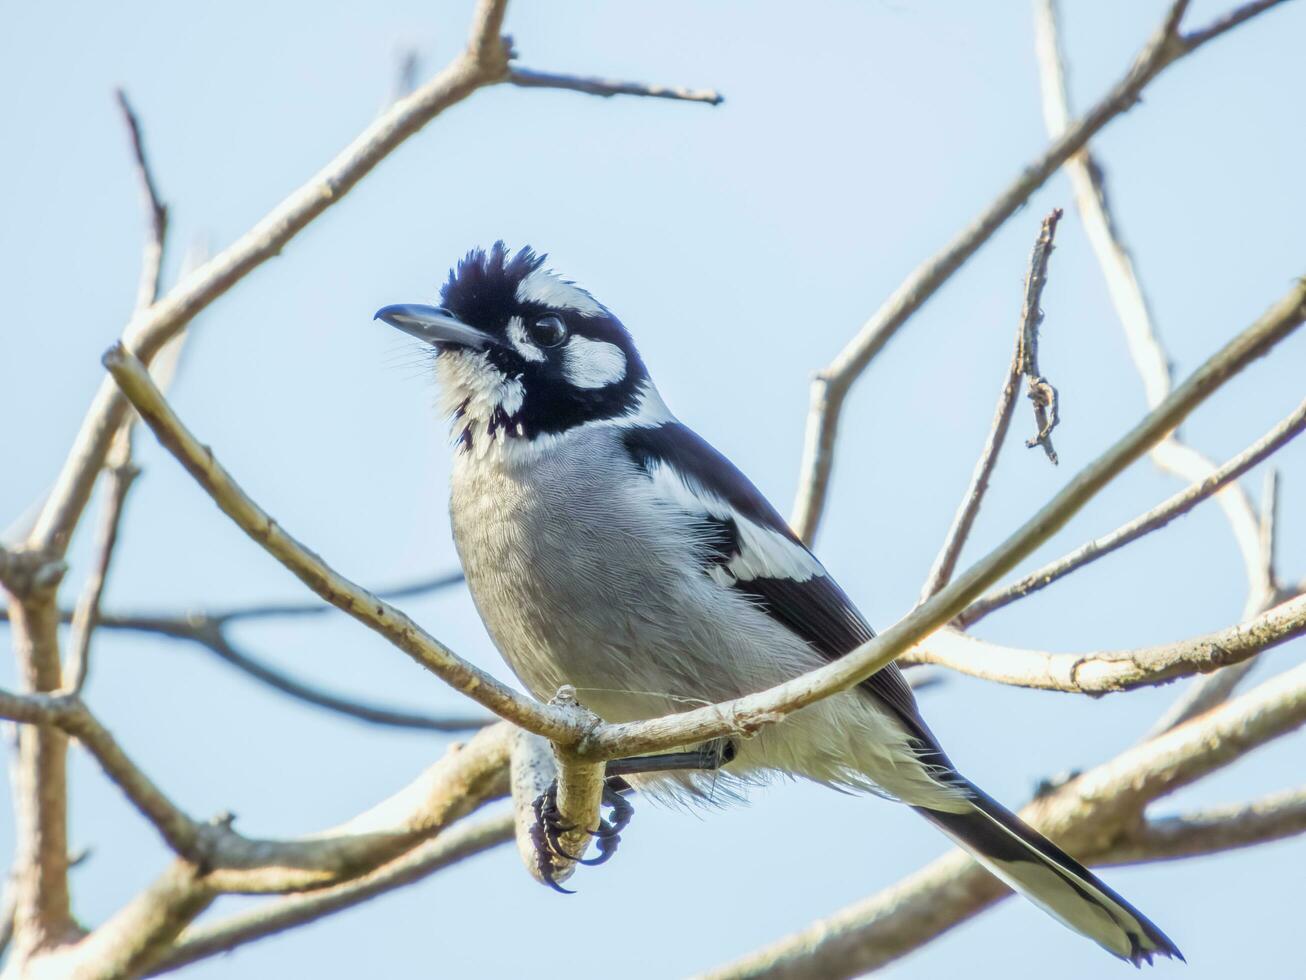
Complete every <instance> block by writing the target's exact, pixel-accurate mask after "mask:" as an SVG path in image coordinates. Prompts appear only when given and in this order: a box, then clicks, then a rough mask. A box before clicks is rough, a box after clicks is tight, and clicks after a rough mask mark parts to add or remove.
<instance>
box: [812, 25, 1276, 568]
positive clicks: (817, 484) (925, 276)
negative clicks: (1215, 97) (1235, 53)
mask: <svg viewBox="0 0 1306 980" xmlns="http://www.w3.org/2000/svg"><path fill="white" fill-rule="evenodd" d="M1259 6H1261V7H1262V9H1267V8H1268V7H1269V6H1271V5H1270V4H1263V5H1259ZM1186 7H1187V3H1186V2H1180V3H1173V4H1171V6H1170V8H1169V11H1168V12H1167V14H1166V17H1165V20H1164V21H1163V23H1162V24H1161V26H1160V27H1159V28H1158V29H1157V31H1156V32H1155V33H1154V34H1153V35H1152V37H1151V39H1150V40H1149V41H1148V42H1147V44H1146V45H1145V46H1144V48H1143V50H1142V51H1141V52H1140V53H1139V55H1138V57H1137V59H1136V60H1135V61H1134V63H1133V65H1132V66H1131V67H1130V69H1129V71H1128V72H1126V74H1125V76H1124V77H1123V78H1121V79H1120V81H1118V82H1117V83H1116V84H1115V85H1114V86H1113V87H1112V88H1111V90H1110V91H1109V92H1108V93H1107V94H1106V96H1104V97H1103V98H1102V100H1101V101H1099V102H1098V103H1097V104H1096V105H1095V106H1093V108H1092V109H1090V110H1089V111H1088V112H1087V113H1085V114H1084V115H1083V116H1081V117H1080V118H1079V119H1078V120H1076V122H1075V123H1074V124H1073V125H1071V126H1069V127H1068V128H1067V129H1066V130H1065V132H1064V133H1063V134H1061V135H1060V136H1059V137H1057V138H1055V139H1054V140H1053V142H1052V144H1051V145H1050V146H1049V147H1048V148H1047V149H1046V150H1045V151H1044V152H1043V154H1042V155H1041V156H1040V157H1038V158H1037V159H1036V160H1034V161H1033V162H1031V163H1030V164H1029V165H1027V166H1026V167H1024V168H1023V169H1022V170H1021V172H1020V175H1019V176H1018V177H1017V178H1016V179H1015V180H1014V181H1013V182H1012V183H1011V184H1010V185H1009V186H1008V187H1007V188H1006V189H1005V190H1004V191H1003V192H1002V193H1001V194H1000V195H999V196H998V197H997V198H996V199H995V200H994V201H993V202H992V203H991V204H990V205H989V206H988V207H987V208H986V209H985V210H984V211H983V212H981V213H980V215H979V216H978V217H977V218H975V220H974V221H972V222H971V223H970V224H969V225H968V226H967V227H966V228H964V229H963V230H962V231H961V233H960V234H959V235H958V236H957V237H956V238H954V239H953V240H952V242H951V243H949V245H948V246H947V247H946V248H944V249H943V251H941V252H939V253H938V254H937V255H935V256H933V257H932V258H930V259H928V260H927V261H926V262H925V263H923V264H922V265H920V266H919V267H917V269H916V270H915V271H913V272H912V273H911V275H909V276H908V277H907V279H906V280H905V281H904V282H903V283H902V285H900V286H899V287H898V288H897V289H896V290H895V291H894V292H893V294H892V295H890V296H889V298H888V299H887V300H885V302H884V304H883V305H882V306H881V307H880V308H879V309H878V310H877V311H876V312H875V313H874V314H873V315H872V316H871V318H870V319H869V320H867V321H866V323H865V324H864V325H863V326H862V328H861V330H859V331H858V333H857V336H856V337H854V338H853V340H852V341H851V342H850V343H849V344H848V345H847V346H846V347H845V348H844V349H843V350H842V351H841V352H840V353H839V355H838V356H837V357H836V358H835V359H834V360H833V361H831V362H830V364H829V366H827V367H826V368H825V369H824V370H823V371H821V372H820V374H818V375H817V376H816V378H815V379H814V380H813V382H812V391H811V404H810V408H809V411H808V416H807V432H806V436H805V438H804V443H803V457H802V463H801V469H800V477H799V481H798V487H799V489H798V494H797V497H796V499H795V501H794V508H793V515H792V516H791V518H790V524H791V525H793V528H794V530H795V532H796V533H797V534H798V535H799V536H800V537H801V538H802V539H803V540H804V541H806V542H808V543H809V544H810V543H811V542H812V540H813V539H814V538H815V536H816V531H817V527H818V525H819V524H820V520H821V515H822V513H823V511H824V509H825V499H826V493H827V491H828V488H829V483H830V472H831V469H832V467H833V463H834V444H835V438H836V436H837V433H838V426H839V417H840V413H841V412H842V410H843V404H844V400H845V399H846V398H847V395H848V392H849V390H850V389H851V387H852V385H853V383H854V382H855V381H856V380H857V379H858V378H859V377H860V376H861V374H862V372H864V371H865V370H866V366H867V365H868V364H869V363H870V362H871V360H872V358H874V357H875V355H876V354H878V353H879V352H880V351H881V350H882V349H883V348H884V346H885V344H887V343H888V342H889V340H890V339H891V338H892V337H893V335H894V334H895V333H897V331H898V330H899V328H901V327H902V325H903V324H904V323H906V322H907V320H908V319H909V318H910V317H911V316H912V314H914V313H915V312H916V311H917V310H919V309H920V308H921V307H922V306H924V305H925V303H926V302H927V301H928V300H929V299H930V297H931V296H933V295H934V294H935V292H937V291H938V289H939V288H940V287H941V286H942V285H943V284H944V283H945V282H947V281H948V279H949V278H951V277H952V275H953V273H955V272H956V271H957V270H958V269H960V268H961V266H962V265H964V264H965V263H966V261H967V260H968V259H969V258H970V257H971V256H972V255H974V254H975V252H976V251H977V250H978V249H979V247H980V246H981V245H983V244H984V243H985V242H986V241H988V239H989V238H990V237H991V236H992V235H993V233H994V232H995V231H997V230H998V228H1000V227H1001V226H1002V225H1003V223H1004V222H1006V220H1007V219H1008V218H1010V217H1011V216H1012V215H1013V214H1015V213H1016V211H1017V210H1019V209H1020V207H1021V206H1022V205H1024V203H1025V202H1026V201H1027V200H1029V197H1030V195H1032V194H1033V193H1034V192H1035V191H1036V190H1038V189H1039V188H1040V187H1041V186H1043V183H1044V182H1045V181H1046V180H1047V179H1048V178H1049V177H1051V176H1052V174H1054V173H1055V172H1056V171H1057V169H1058V168H1059V167H1060V166H1061V165H1062V164H1063V163H1065V162H1066V161H1067V160H1068V159H1069V158H1070V157H1071V156H1072V155H1073V154H1074V153H1076V152H1077V151H1078V150H1080V149H1081V148H1082V147H1083V146H1084V145H1085V144H1086V143H1087V142H1088V140H1089V138H1090V137H1092V136H1093V135H1095V134H1096V133H1097V132H1098V131H1100V130H1101V129H1102V128H1103V127H1104V126H1106V125H1107V123H1109V122H1110V121H1111V120H1112V119H1114V118H1115V117H1116V116H1118V115H1120V114H1121V113H1123V112H1126V111H1128V110H1129V109H1130V108H1132V107H1133V106H1134V105H1135V104H1136V103H1137V102H1138V101H1139V98H1140V96H1141V94H1142V92H1143V90H1144V89H1145V88H1146V87H1147V85H1148V83H1150V82H1151V81H1152V79H1154V78H1156V76H1157V75H1159V74H1161V72H1162V71H1164V70H1165V69H1166V68H1167V67H1169V66H1170V65H1172V64H1174V63H1175V62H1176V61H1179V60H1180V59H1182V58H1183V57H1185V56H1186V55H1189V54H1191V53H1192V52H1193V51H1195V50H1197V49H1198V48H1199V47H1201V46H1202V45H1203V44H1205V43H1206V42H1207V41H1211V40H1213V39H1215V38H1216V37H1219V36H1220V35H1221V34H1223V33H1225V32H1226V31H1228V30H1230V29H1231V28H1233V27H1234V26H1237V25H1236V24H1234V23H1228V24H1225V23H1223V22H1216V23H1215V24H1212V25H1211V26H1210V27H1208V28H1206V29H1204V30H1201V31H1197V32H1194V33H1192V34H1188V35H1183V34H1180V33H1179V31H1178V24H1179V20H1180V18H1181V17H1182V16H1183V13H1184V10H1185V9H1186ZM1260 12H1261V10H1259V9H1258V10H1255V11H1250V12H1249V13H1248V14H1247V16H1245V17H1243V18H1242V20H1240V21H1239V22H1238V23H1241V22H1242V21H1245V20H1247V19H1249V18H1250V17H1251V16H1254V15H1255V14H1257V13H1260Z"/></svg>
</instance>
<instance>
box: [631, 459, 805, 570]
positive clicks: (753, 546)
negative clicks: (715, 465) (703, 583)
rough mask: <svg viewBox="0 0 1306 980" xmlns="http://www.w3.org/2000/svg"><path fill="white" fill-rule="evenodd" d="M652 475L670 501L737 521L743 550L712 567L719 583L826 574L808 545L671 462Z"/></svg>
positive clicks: (658, 492) (661, 495)
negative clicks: (730, 501) (695, 480)
mask: <svg viewBox="0 0 1306 980" xmlns="http://www.w3.org/2000/svg"><path fill="white" fill-rule="evenodd" d="M650 478H651V479H652V481H653V487H654V492H655V493H656V495H657V496H658V497H659V498H660V499H662V500H664V501H666V502H667V503H671V504H674V505H675V506H677V507H679V508H680V509H681V510H683V511H686V512H687V513H690V514H696V515H704V516H707V517H713V518H716V519H717V520H722V521H724V520H729V521H733V522H734V525H735V531H736V533H737V534H738V536H739V554H738V555H736V556H735V557H734V558H732V559H731V560H730V561H729V562H727V563H726V564H724V565H715V566H713V567H712V568H710V569H709V570H708V574H709V575H710V576H711V577H712V579H713V580H714V581H715V582H717V583H718V584H719V585H724V586H727V587H729V586H732V585H734V584H735V582H738V581H745V582H746V581H749V580H750V579H755V578H783V579H791V580H792V581H795V582H806V581H808V580H809V579H812V578H815V577H816V576H818V575H824V574H825V569H824V568H822V567H821V563H820V562H819V561H817V560H816V559H815V558H814V557H813V556H812V554H811V553H810V552H809V551H808V550H807V549H806V548H804V547H802V546H801V545H798V544H795V543H794V542H793V541H791V540H789V539H788V538H786V537H785V536H784V535H783V534H780V533H779V532H778V531H774V530H772V529H771V528H769V527H764V526H763V525H761V524H758V523H757V522H756V521H753V520H750V519H749V518H747V517H745V516H744V515H743V514H741V513H740V512H739V511H737V510H735V508H733V507H731V506H730V505H729V504H728V503H726V502H725V501H724V500H722V499H721V498H720V497H717V496H716V495H715V494H712V493H708V492H706V491H705V490H702V489H701V488H698V487H694V486H691V485H690V484H689V483H687V482H686V481H685V479H684V478H683V477H682V476H681V475H680V473H678V472H677V471H676V470H675V468H674V467H672V466H670V465H668V464H667V463H658V464H657V465H656V466H655V467H654V468H653V470H652V472H651V473H650Z"/></svg>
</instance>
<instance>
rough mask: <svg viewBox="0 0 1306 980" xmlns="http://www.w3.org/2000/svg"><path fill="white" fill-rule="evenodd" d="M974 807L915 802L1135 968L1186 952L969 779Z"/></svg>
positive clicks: (1046, 906)
mask: <svg viewBox="0 0 1306 980" xmlns="http://www.w3.org/2000/svg"><path fill="white" fill-rule="evenodd" d="M968 789H969V795H970V803H971V808H970V809H969V810H966V811H963V812H961V813H948V812H945V811H942V810H931V809H927V808H925V807H920V806H918V807H914V809H915V810H917V811H918V812H919V813H920V814H922V815H923V816H925V817H926V818H927V819H929V820H930V821H931V822H933V823H934V824H935V825H936V826H937V827H939V829H941V830H942V831H943V832H944V833H945V834H947V835H948V836H949V837H951V838H952V839H953V841H955V842H956V843H957V844H959V845H961V847H963V848H965V849H966V850H967V851H969V852H970V853H971V854H972V855H973V856H974V857H975V859H976V860H977V861H979V862H980V864H982V865H984V867H986V868H987V869H988V870H989V871H991V872H993V874H994V875H996V876H997V877H998V878H1000V879H1001V880H1002V881H1003V882H1004V883H1005V884H1007V885H1009V886H1010V887H1011V888H1013V889H1014V890H1016V891H1018V892H1020V894H1022V895H1024V896H1025V897H1026V898H1028V899H1029V900H1030V901H1031V902H1033V903H1034V904H1035V905H1037V906H1039V908H1041V909H1043V911H1045V912H1047V913H1048V914H1049V915H1051V916H1052V917H1053V918H1055V919H1058V920H1060V921H1061V922H1062V923H1063V924H1064V925H1066V926H1068V927H1069V928H1071V929H1073V930H1075V932H1078V933H1080V934H1081V935H1084V936H1087V937H1088V938H1089V939H1092V940H1093V941H1094V942H1096V943H1097V944H1098V945H1099V946H1101V947H1102V948H1103V949H1105V950H1107V952H1109V953H1113V954H1115V955H1116V956H1119V957H1120V958H1121V959H1125V960H1129V962H1131V963H1133V964H1134V965H1135V966H1139V965H1141V964H1142V963H1143V962H1144V961H1146V962H1148V963H1151V962H1152V957H1153V956H1156V955H1160V956H1173V957H1177V958H1178V959H1181V960H1182V959H1183V958H1184V955H1183V953H1181V952H1179V948H1178V947H1177V946H1175V944H1174V943H1172V942H1171V941H1170V940H1169V938H1167V937H1166V935H1165V933H1163V932H1162V931H1161V930H1160V929H1158V928H1157V927H1156V926H1154V925H1153V924H1152V923H1151V922H1150V921H1148V919H1147V917H1146V916H1144V915H1143V914H1142V913H1141V912H1139V911H1138V909H1136V908H1134V907H1133V906H1132V905H1130V904H1129V903H1128V902H1126V901H1125V900H1124V899H1123V898H1121V897H1120V896H1119V895H1117V894H1116V893H1115V892H1114V891H1112V890H1111V889H1110V888H1108V887H1107V886H1106V884H1104V883H1103V882H1102V881H1101V879H1099V878H1098V877H1097V876H1096V875H1095V874H1093V872H1091V871H1089V870H1088V869H1087V868H1085V867H1084V866H1083V865H1082V864H1080V863H1079V862H1078V861H1076V860H1075V859H1074V858H1072V857H1071V856H1070V855H1069V854H1067V853H1066V852H1065V851H1063V850H1061V848H1059V847H1057V845H1055V844H1053V843H1052V842H1051V841H1050V840H1048V839H1047V838H1046V837H1044V836H1043V835H1042V834H1040V833H1039V832H1038V831H1036V830H1034V829H1033V828H1032V827H1030V826H1029V825H1028V824H1026V823H1025V822H1024V821H1023V820H1021V819H1020V818H1019V817H1017V816H1016V815H1015V814H1014V813H1012V812H1011V811H1010V810H1008V809H1007V808H1006V807H1004V806H1003V805H1002V804H1000V803H998V802H997V801H996V800H994V799H993V798H992V797H990V796H989V795H988V794H986V793H985V792H983V791H982V790H980V789H979V788H977V787H975V786H974V785H973V784H968Z"/></svg>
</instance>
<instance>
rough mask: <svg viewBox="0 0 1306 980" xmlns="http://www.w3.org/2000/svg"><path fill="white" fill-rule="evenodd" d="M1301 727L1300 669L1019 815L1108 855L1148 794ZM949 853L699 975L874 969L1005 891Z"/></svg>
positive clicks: (1304, 691) (1305, 685) (1082, 850)
mask: <svg viewBox="0 0 1306 980" xmlns="http://www.w3.org/2000/svg"><path fill="white" fill-rule="evenodd" d="M1303 724H1306V666H1300V667H1296V668H1294V669H1293V670H1291V671H1288V672H1287V673H1285V674H1282V675H1280V676H1279V677H1276V678H1274V679H1273V680H1271V681H1268V682H1266V683H1264V684H1262V685H1261V686H1260V687H1258V688H1256V689H1254V690H1252V691H1250V692H1249V693H1247V694H1244V695H1243V696H1242V697H1240V698H1238V699H1236V700H1234V701H1230V702H1228V703H1227V704H1225V705H1223V706H1221V707H1219V708H1217V709H1216V710H1215V711H1213V712H1212V713H1210V714H1208V715H1205V716H1203V717H1202V718H1200V719H1197V720H1194V721H1192V722H1189V723H1188V724H1186V725H1183V726H1181V727H1180V728H1177V729H1174V730H1173V731H1171V732H1169V733H1167V734H1165V735H1163V736H1161V737H1159V738H1157V739H1154V740H1153V741H1151V742H1146V743H1143V744H1142V745H1138V746H1135V747H1134V748H1131V749H1129V750H1127V751H1125V752H1124V753H1122V754H1121V755H1119V756H1117V757H1116V758H1115V759H1113V760H1111V761H1110V762H1107V763H1104V764H1103V765H1101V766H1098V767H1097V768H1095V769H1092V770H1090V771H1088V772H1086V773H1084V774H1083V775H1081V776H1079V777H1077V778H1076V779H1073V780H1071V781H1070V782H1068V783H1066V784H1065V785H1063V786H1061V787H1059V788H1058V789H1056V790H1054V791H1053V792H1052V793H1051V794H1049V795H1048V796H1046V797H1043V798H1041V799H1039V800H1037V801H1035V802H1034V803H1032V804H1031V805H1030V806H1028V807H1026V808H1025V809H1024V810H1023V811H1022V812H1021V816H1022V817H1023V818H1024V819H1025V820H1027V821H1028V822H1029V823H1030V824H1032V825H1033V826H1034V827H1036V828H1037V829H1038V830H1040V831H1041V832H1042V833H1044V834H1046V835H1048V836H1049V837H1051V838H1052V839H1053V840H1055V841H1056V842H1057V843H1058V844H1060V845H1061V846H1062V847H1063V848H1065V849H1066V850H1068V851H1069V852H1070V853H1072V854H1074V855H1075V856H1076V857H1078V858H1079V859H1081V860H1083V861H1086V862H1088V863H1093V862H1095V861H1097V860H1098V859H1100V858H1102V857H1104V856H1106V855H1110V854H1112V852H1113V849H1114V848H1115V847H1116V846H1117V845H1118V844H1119V842H1120V841H1121V840H1122V839H1127V835H1128V834H1129V833H1131V831H1132V828H1134V827H1136V826H1138V823H1139V815H1140V814H1141V813H1142V810H1143V808H1144V807H1145V806H1146V805H1147V804H1148V803H1150V802H1152V801H1153V800H1156V799H1158V798H1160V797H1162V796H1164V795H1166V794H1168V793H1171V792H1174V791H1175V790H1177V789H1179V788H1180V787H1182V786H1186V785H1189V784H1190V783H1192V782H1194V781H1196V780H1198V779H1200V778H1202V777H1203V776H1206V775H1208V774H1209V773H1211V772H1213V771H1215V770H1216V769H1219V768H1221V767H1223V766H1226V765H1229V764H1230V763H1231V762H1234V761H1235V760H1237V759H1238V758H1241V757H1242V756H1243V755H1245V754H1246V753H1247V752H1249V751H1251V750H1252V749H1254V748H1256V747H1258V746H1260V745H1263V744H1265V743H1266V742H1269V741H1271V740H1273V739H1275V738H1278V737H1279V736H1281V735H1284V734H1286V733H1288V732H1291V731H1293V730H1295V729H1297V728H1299V727H1301V726H1302V725H1303ZM1009 894H1010V892H1009V891H1008V890H1007V888H1006V886H1004V885H1003V884H1002V883H1001V882H999V881H998V880H997V879H996V878H994V877H993V876H992V875H991V874H989V873H988V872H987V871H985V870H984V869H983V868H981V867H980V866H979V865H977V864H976V863H975V862H974V861H972V860H971V859H970V858H969V857H967V856H966V855H965V854H963V853H961V852H959V851H954V852H952V853H950V854H948V855H946V856H944V857H942V858H940V859H939V860H937V861H935V862H933V863H932V864H930V865H928V866H926V867H925V868H923V869H922V870H920V871H918V872H916V873H915V874H913V875H911V876H909V877H907V878H905V879H903V880H902V881H901V882H899V883H898V884H896V885H894V886H892V887H890V888H888V889H885V890H884V891H882V892H880V893H879V894H877V895H873V896H871V897H870V898H867V899H865V900H863V901H861V902H858V903H856V904H854V905H851V906H849V907H847V908H846V909H843V910H842V911H840V912H836V913H835V914H834V915H832V916H830V917H828V918H826V919H822V920H820V921H818V922H816V923H814V924H812V925H811V926H808V927H807V928H805V929H803V930H802V931H801V932H798V933H795V934H793V935H791V936H788V937H786V938H784V939H782V940H780V941H778V942H776V943H774V944H773V945H771V946H768V947H765V948H763V949H761V950H758V951H757V952H755V953H752V954H750V955H748V956H746V957H744V958H743V959H741V960H738V961H736V962H735V963H732V964H730V965H729V966H726V967H723V968H721V969H719V970H716V971H713V972H711V973H709V974H707V976H708V977H711V978H713V980H727V978H738V977H750V978H761V977H767V978H779V977H792V978H800V977H811V976H820V977H831V978H835V977H847V976H854V975H860V974H862V973H866V972H870V971H872V970H876V969H878V968H880V967H882V966H884V965H886V964H888V963H891V962H892V961H894V960H896V959H898V958H899V957H901V956H903V955H905V954H907V953H909V952H911V951H912V950H914V949H917V948H919V947H920V946H922V945H924V944H925V943H927V942H929V941H931V940H933V939H935V938H936V937H937V936H939V935H940V934H942V933H944V932H946V931H947V930H949V929H951V928H953V927H954V926H956V925H959V924H960V923H962V922H964V921H966V920H967V919H969V918H971V917H972V916H975V915H977V914H979V913H980V912H982V911H983V910H984V909H986V908H989V907H990V906H992V905H993V904H995V903H996V902H997V901H999V900H1000V899H1002V898H1004V897H1006V896H1007V895H1009Z"/></svg>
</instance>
